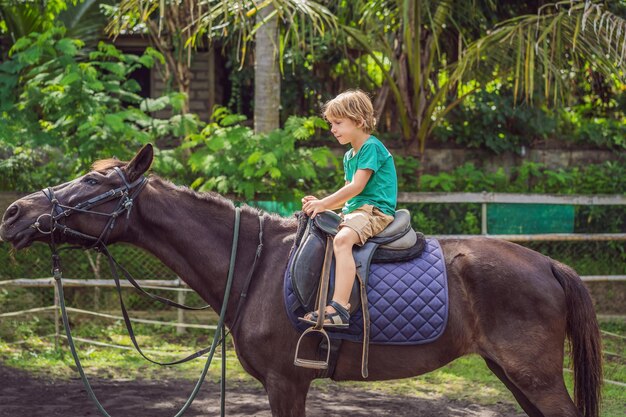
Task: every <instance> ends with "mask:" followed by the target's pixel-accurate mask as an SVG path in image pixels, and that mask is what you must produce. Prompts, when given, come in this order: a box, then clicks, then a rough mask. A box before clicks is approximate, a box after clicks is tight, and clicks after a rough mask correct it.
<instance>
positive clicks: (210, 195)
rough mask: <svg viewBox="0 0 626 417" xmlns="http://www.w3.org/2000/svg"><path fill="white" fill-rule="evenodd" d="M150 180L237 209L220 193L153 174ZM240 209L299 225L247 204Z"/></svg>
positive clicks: (295, 221) (198, 198)
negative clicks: (176, 182) (199, 189)
mask: <svg viewBox="0 0 626 417" xmlns="http://www.w3.org/2000/svg"><path fill="white" fill-rule="evenodd" d="M150 179H151V180H152V181H153V182H154V183H156V184H158V185H160V186H162V187H163V188H169V189H173V190H176V191H178V192H180V193H183V194H184V195H188V196H190V197H192V198H195V199H197V200H200V201H206V202H210V203H212V204H218V205H220V206H222V207H224V208H228V209H234V208H235V205H234V204H233V202H232V201H231V200H229V199H227V198H226V197H224V196H222V195H221V194H218V193H216V192H214V191H205V192H200V191H195V190H192V189H191V188H189V187H187V186H180V185H176V184H174V183H172V182H171V181H168V180H166V179H163V178H161V177H159V176H158V175H155V174H151V175H150ZM240 207H241V210H242V211H243V212H249V213H252V214H254V215H255V216H259V215H263V214H264V213H265V214H266V215H268V216H269V217H270V218H272V219H275V220H280V221H282V222H287V223H289V224H292V223H293V224H294V225H295V224H296V223H297V219H296V218H295V217H293V218H291V217H288V218H285V217H282V216H280V215H278V214H273V213H268V212H265V211H263V210H260V209H258V208H256V207H252V206H249V205H247V204H242V205H241V206H240Z"/></svg>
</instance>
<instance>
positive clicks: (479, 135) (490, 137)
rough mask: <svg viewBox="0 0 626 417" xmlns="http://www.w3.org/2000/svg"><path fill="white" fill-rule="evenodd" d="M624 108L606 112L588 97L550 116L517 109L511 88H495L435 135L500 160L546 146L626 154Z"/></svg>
mask: <svg viewBox="0 0 626 417" xmlns="http://www.w3.org/2000/svg"><path fill="white" fill-rule="evenodd" d="M616 98H619V96H617V97H616ZM605 108H608V110H607V109H605ZM620 108H621V107H620V104H619V103H618V102H617V101H616V100H615V99H612V100H610V102H609V104H607V105H604V106H602V105H600V104H599V103H598V100H597V99H594V95H593V94H591V93H588V94H585V95H582V96H581V97H580V103H578V104H575V105H572V106H570V107H567V108H562V109H560V110H559V111H556V112H552V111H549V110H547V109H545V108H543V107H538V106H528V105H525V104H517V105H516V104H515V103H514V100H513V96H512V94H511V92H510V91H509V89H508V88H502V87H501V86H499V85H495V86H494V87H492V88H488V89H485V90H481V91H480V92H478V93H476V94H475V95H473V96H471V97H468V98H466V99H465V101H464V102H463V104H462V105H460V106H457V107H456V108H454V109H453V110H452V111H450V113H449V114H448V115H447V116H446V118H445V120H444V121H442V123H441V124H440V125H438V126H437V127H436V128H435V129H434V131H433V137H434V138H435V139H436V140H438V141H440V142H454V143H456V144H459V145H462V146H463V147H466V148H480V149H488V150H490V151H492V152H494V153H496V154H500V153H502V152H514V153H518V154H519V153H520V151H521V147H522V146H525V147H531V146H533V145H534V144H537V143H541V142H545V141H546V140H558V141H559V142H561V143H562V146H568V145H569V144H575V145H577V146H581V147H585V148H589V147H592V148H600V149H609V150H613V151H618V152H619V151H623V150H624V149H626V124H625V123H624V120H626V116H625V115H624V114H623V112H622V111H621V110H619V111H618V109H620ZM610 110H613V111H610Z"/></svg>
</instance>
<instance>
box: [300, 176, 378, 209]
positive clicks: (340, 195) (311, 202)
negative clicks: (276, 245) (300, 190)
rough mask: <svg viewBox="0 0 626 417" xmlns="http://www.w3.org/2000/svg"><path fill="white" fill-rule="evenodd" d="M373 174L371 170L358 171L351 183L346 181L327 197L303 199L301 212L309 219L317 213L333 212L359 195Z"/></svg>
mask: <svg viewBox="0 0 626 417" xmlns="http://www.w3.org/2000/svg"><path fill="white" fill-rule="evenodd" d="M373 172H374V171H372V170H371V169H358V170H357V171H356V172H355V173H354V178H352V182H347V181H346V185H344V186H343V187H341V188H340V189H339V190H337V191H336V192H334V193H333V194H331V195H329V196H328V197H324V198H322V199H321V200H318V199H315V198H307V197H311V196H307V197H305V198H303V199H302V201H303V204H302V210H303V211H304V212H305V213H306V214H308V215H309V216H311V218H313V217H315V216H316V215H317V214H318V213H321V212H323V211H324V210H334V209H338V208H341V207H342V206H343V205H344V204H345V202H346V201H348V200H350V199H351V198H352V197H355V196H357V195H359V194H360V193H361V191H363V189H364V188H365V186H366V185H367V182H368V181H369V179H370V177H371V176H372V173H373ZM305 200H306V201H305Z"/></svg>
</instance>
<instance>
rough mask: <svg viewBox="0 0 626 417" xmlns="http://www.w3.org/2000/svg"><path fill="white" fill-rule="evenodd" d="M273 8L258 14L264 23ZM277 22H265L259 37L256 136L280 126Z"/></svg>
mask: <svg viewBox="0 0 626 417" xmlns="http://www.w3.org/2000/svg"><path fill="white" fill-rule="evenodd" d="M272 11H274V7H273V6H268V7H264V8H263V9H261V10H260V11H259V14H258V16H257V19H264V18H265V17H266V16H268V15H269V14H270V13H271V12H272ZM278 53H279V52H278V19H277V17H276V16H274V17H272V18H271V19H270V20H268V21H267V22H265V23H264V24H263V25H262V26H261V27H260V28H259V30H258V31H257V33H256V46H255V53H254V132H255V133H267V132H271V131H272V130H275V129H278V128H279V125H280V119H279V115H280V68H279V66H278Z"/></svg>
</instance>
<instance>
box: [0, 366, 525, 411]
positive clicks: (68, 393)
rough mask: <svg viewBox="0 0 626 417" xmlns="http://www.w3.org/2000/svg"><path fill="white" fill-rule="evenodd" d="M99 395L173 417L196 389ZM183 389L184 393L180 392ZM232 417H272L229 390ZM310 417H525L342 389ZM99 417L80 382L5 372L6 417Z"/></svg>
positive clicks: (316, 399) (214, 396) (163, 387)
mask: <svg viewBox="0 0 626 417" xmlns="http://www.w3.org/2000/svg"><path fill="white" fill-rule="evenodd" d="M92 385H93V386H94V387H95V388H94V389H95V391H96V395H98V396H99V399H100V400H101V402H102V403H103V405H104V407H105V408H106V409H107V411H108V412H109V414H111V415H112V416H114V417H121V416H132V417H160V416H163V417H166V416H167V417H169V416H173V415H174V414H175V413H176V412H177V411H178V410H179V409H180V407H181V406H182V404H183V403H184V401H185V400H186V398H187V395H188V394H189V392H190V391H191V389H192V385H193V383H191V382H189V381H174V380H168V381H163V382H154V381H106V380H98V379H96V380H94V381H93V382H92ZM181 387H183V388H181ZM226 406H227V410H226V415H227V416H229V417H248V416H257V417H271V414H270V411H269V404H268V402H267V396H266V395H265V392H264V391H263V390H262V389H255V388H249V387H242V386H239V387H232V386H231V387H229V388H228V391H227V396H226ZM307 413H308V414H307V416H308V417H335V416H337V417H339V416H341V417H366V416H367V417H371V416H377V417H378V416H395V417H408V416H411V417H416V416H424V417H468V416H472V417H521V416H523V415H524V414H520V413H517V412H515V410H514V409H513V408H512V407H510V406H505V405H497V406H491V407H483V406H477V405H471V404H467V403H461V402H457V401H447V400H424V399H419V398H413V397H400V396H390V395H386V394H381V393H376V392H361V391H356V390H354V389H351V388H344V387H338V390H337V391H334V392H333V395H332V397H331V395H330V394H329V393H328V392H322V391H320V390H318V389H312V390H311V392H310V393H309V397H308V400H307ZM98 415H100V414H99V412H98V410H97V409H96V408H95V406H94V405H93V403H92V402H91V400H90V399H89V398H88V396H87V394H86V392H85V389H84V388H83V385H82V382H81V381H80V379H73V380H70V381H66V380H46V379H40V378H34V377H32V376H31V375H29V374H27V373H25V372H21V371H17V370H14V369H10V368H6V367H2V366H0V416H1V417H9V416H11V417H50V416H64V417H79V416H98ZM185 416H198V417H199V416H204V417H208V416H219V387H218V386H217V385H215V384H211V383H208V382H206V383H205V384H204V385H203V387H202V389H201V391H200V394H199V395H198V398H197V399H196V401H195V402H194V403H193V405H192V406H191V408H190V409H189V410H188V411H187V413H186V414H185Z"/></svg>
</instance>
